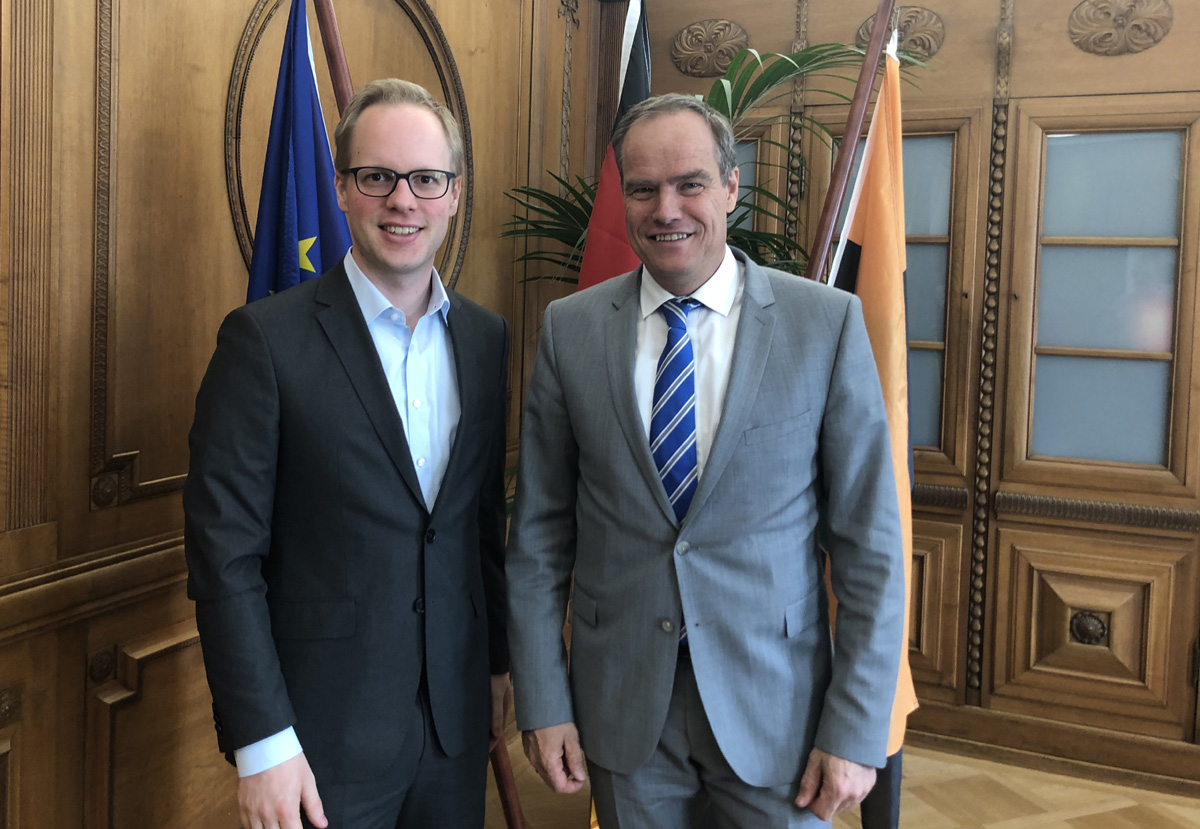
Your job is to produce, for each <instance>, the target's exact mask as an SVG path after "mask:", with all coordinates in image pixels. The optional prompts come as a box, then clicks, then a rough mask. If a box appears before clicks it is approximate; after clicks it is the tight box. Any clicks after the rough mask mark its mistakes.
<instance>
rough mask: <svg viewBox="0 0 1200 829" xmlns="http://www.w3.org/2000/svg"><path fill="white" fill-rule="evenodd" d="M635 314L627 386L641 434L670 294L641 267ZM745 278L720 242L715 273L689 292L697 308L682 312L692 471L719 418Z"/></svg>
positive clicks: (646, 424)
mask: <svg viewBox="0 0 1200 829" xmlns="http://www.w3.org/2000/svg"><path fill="white" fill-rule="evenodd" d="M642 275H643V277H644V278H643V279H642V289H641V318H640V319H639V320H638V327H637V352H636V354H635V355H634V366H633V391H634V395H635V396H636V398H637V404H638V411H639V413H640V414H641V416H642V427H643V428H644V429H645V431H646V437H647V439H649V436H650V410H651V409H652V408H653V407H654V375H655V374H656V373H657V371H658V358H659V356H660V355H661V354H662V350H663V347H664V346H665V345H666V344H667V321H666V320H665V319H663V315H662V314H661V313H660V312H659V310H658V309H659V307H660V306H661V305H662V304H663V303H664V302H666V301H667V300H669V299H673V298H674V294H672V293H670V292H669V291H667V290H666V289H665V288H663V287H662V286H661V285H659V284H658V282H656V281H655V280H654V274H652V273H650V272H649V271H648V270H646V269H645V268H643V269H642ZM744 284H745V279H744V278H743V276H742V274H741V269H740V268H738V264H737V260H736V259H734V258H733V251H731V250H730V249H729V247H728V246H726V248H725V258H724V259H723V260H721V264H720V265H719V266H718V267H717V270H716V273H714V274H713V275H712V276H711V277H709V279H708V281H707V282H705V283H704V284H703V285H701V286H700V287H699V289H697V290H696V291H695V293H693V294H692V299H694V300H696V301H697V302H699V303H700V307H699V308H694V309H692V311H691V313H689V314H688V322H687V325H688V335H689V336H690V337H691V340H692V357H693V359H694V360H695V363H696V462H697V466H696V471H697V472H698V473H699V474H703V473H704V464H705V462H706V461H707V460H708V453H709V450H710V449H711V448H712V443H713V438H714V437H715V436H716V434H717V427H718V426H719V425H720V424H721V412H722V410H723V407H724V405H725V390H726V389H728V388H729V367H730V365H731V363H732V362H733V343H734V340H735V339H737V327H738V319H739V318H740V317H741V315H742V292H743V290H744Z"/></svg>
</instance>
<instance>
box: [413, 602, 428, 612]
mask: <svg viewBox="0 0 1200 829" xmlns="http://www.w3.org/2000/svg"><path fill="white" fill-rule="evenodd" d="M413 611H414V612H416V613H424V612H425V599H423V598H421V599H417V600H416V601H415V602H413Z"/></svg>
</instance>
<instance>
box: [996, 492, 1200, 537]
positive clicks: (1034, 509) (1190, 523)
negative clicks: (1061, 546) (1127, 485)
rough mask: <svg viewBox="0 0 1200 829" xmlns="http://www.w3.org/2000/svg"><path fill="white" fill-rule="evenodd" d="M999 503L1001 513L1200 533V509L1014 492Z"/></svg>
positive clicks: (1000, 496) (1000, 495)
mask: <svg viewBox="0 0 1200 829" xmlns="http://www.w3.org/2000/svg"><path fill="white" fill-rule="evenodd" d="M995 505H996V514H997V515H1022V516H1030V517H1036V518H1060V519H1065V520H1068V521H1090V522H1094V523H1098V524H1119V525H1124V526H1127V527H1143V528H1145V529H1150V530H1182V531H1185V532H1200V512H1198V511H1196V510H1182V509H1169V508H1167V507H1147V506H1142V505H1139V504H1120V503H1114V502H1110V501H1084V500H1080V499H1076V498H1050V497H1047V496H1042V495H1025V494H1021V493H1014V492H999V493H997V494H996V498H995Z"/></svg>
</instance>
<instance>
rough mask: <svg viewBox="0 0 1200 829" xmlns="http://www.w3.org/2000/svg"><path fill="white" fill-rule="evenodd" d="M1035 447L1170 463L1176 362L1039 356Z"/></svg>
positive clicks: (1056, 453)
mask: <svg viewBox="0 0 1200 829" xmlns="http://www.w3.org/2000/svg"><path fill="white" fill-rule="evenodd" d="M1036 366H1037V375H1036V380H1035V381H1034V396H1033V454H1035V455H1048V456H1052V457H1059V458H1084V459H1086V460H1098V461H1121V462H1124V463H1145V464H1155V465H1158V466H1166V459H1167V425H1168V412H1167V404H1168V396H1169V391H1170V383H1171V364H1170V363H1165V362H1151V361H1148V360H1146V361H1143V360H1111V359H1104V358H1097V357H1060V356H1049V355H1042V356H1039V357H1038V358H1037V364H1036Z"/></svg>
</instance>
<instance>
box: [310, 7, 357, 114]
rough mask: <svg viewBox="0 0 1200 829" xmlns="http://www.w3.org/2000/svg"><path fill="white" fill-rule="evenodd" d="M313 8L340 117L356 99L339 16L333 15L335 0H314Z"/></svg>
mask: <svg viewBox="0 0 1200 829" xmlns="http://www.w3.org/2000/svg"><path fill="white" fill-rule="evenodd" d="M313 8H314V9H315V10H316V12H317V25H318V26H319V27H320V29H321V43H322V44H323V45H324V46H325V61H326V62H327V63H328V64H329V77H330V78H331V79H332V80H333V98H334V100H335V101H337V108H338V115H339V116H340V115H341V114H342V112H344V111H345V109H346V106H347V105H348V104H349V103H350V99H351V98H353V97H354V84H353V83H351V82H350V67H349V66H347V65H346V50H345V49H344V48H342V34H341V32H339V31H338V24H337V15H335V14H334V13H333V0H313Z"/></svg>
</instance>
